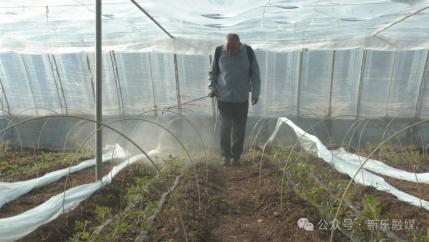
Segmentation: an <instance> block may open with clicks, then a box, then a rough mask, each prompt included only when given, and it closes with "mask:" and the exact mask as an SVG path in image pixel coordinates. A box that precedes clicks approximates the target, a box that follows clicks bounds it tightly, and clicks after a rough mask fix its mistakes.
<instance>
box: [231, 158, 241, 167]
mask: <svg viewBox="0 0 429 242" xmlns="http://www.w3.org/2000/svg"><path fill="white" fill-rule="evenodd" d="M232 165H233V166H239V165H240V160H239V159H234V160H233V161H232Z"/></svg>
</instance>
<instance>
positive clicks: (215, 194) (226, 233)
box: [147, 160, 345, 242]
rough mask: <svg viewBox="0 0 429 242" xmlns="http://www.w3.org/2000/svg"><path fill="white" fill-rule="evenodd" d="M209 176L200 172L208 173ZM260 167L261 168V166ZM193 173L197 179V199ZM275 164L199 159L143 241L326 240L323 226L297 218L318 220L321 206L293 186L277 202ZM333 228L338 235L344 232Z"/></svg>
mask: <svg viewBox="0 0 429 242" xmlns="http://www.w3.org/2000/svg"><path fill="white" fill-rule="evenodd" d="M207 169H208V176H207V175H204V174H206V173H207ZM260 171H261V172H260ZM195 174H197V175H198V176H199V177H200V178H203V177H208V179H199V183H198V184H199V186H200V190H201V191H203V192H202V193H201V198H200V201H201V203H200V205H199V203H198V201H199V198H198V192H197V189H196V184H197V183H196V181H195ZM281 177H282V176H281V174H280V173H279V171H278V170H276V169H275V168H273V167H271V166H270V165H268V164H266V163H262V166H261V167H260V166H259V163H254V162H251V161H249V160H244V161H242V164H241V165H240V166H238V167H237V166H228V167H221V166H220V165H209V167H208V168H207V167H205V166H204V165H202V164H200V165H199V166H198V167H197V169H196V173H195V171H191V172H189V173H188V175H187V176H185V178H184V179H183V181H182V182H181V184H180V185H179V187H178V188H177V189H176V192H175V193H174V195H172V196H171V198H170V199H169V201H168V202H167V204H166V207H165V209H164V210H163V211H162V213H161V214H160V216H159V217H158V219H157V221H156V223H155V225H154V231H153V233H152V234H151V235H150V237H149V238H148V239H147V241H169V240H170V239H173V240H174V241H219V242H220V241H327V240H329V235H330V233H329V232H327V231H320V230H314V231H306V230H304V229H302V228H299V227H298V225H297V221H298V219H300V218H304V217H306V218H307V219H309V220H310V221H320V219H321V218H320V217H319V215H318V214H319V212H318V210H317V209H316V208H315V207H312V206H311V205H309V204H308V203H307V202H306V201H304V200H302V199H300V198H298V197H297V196H295V195H294V193H292V192H288V191H285V192H286V193H287V194H286V195H285V197H286V198H287V199H286V200H285V201H284V202H283V204H282V203H281V202H280V179H281ZM339 236H341V235H340V234H339V233H337V237H336V239H337V241H338V240H343V241H344V240H345V238H342V237H339Z"/></svg>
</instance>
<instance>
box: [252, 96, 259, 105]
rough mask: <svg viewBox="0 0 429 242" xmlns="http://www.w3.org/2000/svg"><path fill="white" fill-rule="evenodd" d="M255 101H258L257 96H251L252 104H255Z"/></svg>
mask: <svg viewBox="0 0 429 242" xmlns="http://www.w3.org/2000/svg"><path fill="white" fill-rule="evenodd" d="M257 103H258V98H257V97H254V98H252V105H255V104H257Z"/></svg>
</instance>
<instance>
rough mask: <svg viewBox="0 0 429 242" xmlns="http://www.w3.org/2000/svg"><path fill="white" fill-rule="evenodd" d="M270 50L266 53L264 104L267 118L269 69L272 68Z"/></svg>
mask: <svg viewBox="0 0 429 242" xmlns="http://www.w3.org/2000/svg"><path fill="white" fill-rule="evenodd" d="M269 62H270V52H267V53H266V55H265V105H264V109H265V112H264V113H265V118H268V115H269V114H268V101H269V97H270V96H269V95H268V94H269V88H268V87H269V86H268V79H269V78H268V77H269V76H268V73H269V69H270V63H269Z"/></svg>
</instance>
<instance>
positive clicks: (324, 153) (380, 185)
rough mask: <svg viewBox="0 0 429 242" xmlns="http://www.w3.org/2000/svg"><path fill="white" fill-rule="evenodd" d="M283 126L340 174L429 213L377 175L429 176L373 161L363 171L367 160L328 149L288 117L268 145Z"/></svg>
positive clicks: (426, 180)
mask: <svg viewBox="0 0 429 242" xmlns="http://www.w3.org/2000/svg"><path fill="white" fill-rule="evenodd" d="M283 124H286V125H288V126H289V127H291V128H292V129H293V131H294V132H295V134H296V137H297V138H298V142H299V144H300V145H301V147H302V148H303V149H304V150H305V151H307V152H309V153H310V154H313V155H315V156H317V157H320V158H322V159H323V160H324V161H326V162H327V163H328V164H330V165H331V166H333V167H334V168H335V169H336V170H337V171H339V172H340V173H343V174H347V175H348V176H349V177H351V178H354V181H355V182H357V183H359V184H361V185H364V186H372V187H374V188H376V189H378V190H380V191H385V192H388V193H390V194H392V195H393V196H395V197H397V198H398V199H399V200H401V201H404V202H407V203H409V204H411V205H414V206H419V207H423V208H425V209H426V210H429V202H428V201H425V200H422V199H420V198H418V197H415V196H413V195H410V194H408V193H405V192H403V191H400V190H398V189H397V188H395V187H393V186H392V185H390V184H389V183H387V182H386V181H385V180H384V179H383V178H382V177H380V176H378V175H376V174H374V173H373V172H376V173H379V174H382V175H386V176H390V177H394V178H396V179H401V180H406V181H413V182H424V183H429V173H421V174H416V173H411V172H406V171H402V170H399V169H396V168H393V167H390V166H388V165H386V164H384V163H383V162H381V161H376V160H372V159H370V160H368V161H367V163H366V164H365V165H364V167H363V168H362V169H359V167H360V166H361V164H362V162H363V161H365V160H366V158H365V157H360V156H357V155H354V154H350V153H348V152H346V151H345V150H344V149H341V148H340V149H337V150H335V151H331V150H328V149H327V148H326V146H324V145H323V144H322V142H320V140H319V139H318V138H317V137H316V136H314V135H311V134H308V133H307V132H305V131H304V130H302V129H301V128H300V127H298V126H297V125H296V124H294V123H293V122H292V121H291V120H289V119H288V118H285V117H281V118H279V119H278V121H277V125H276V128H275V130H274V132H273V133H272V135H271V136H270V138H269V139H268V141H267V143H268V142H272V141H273V140H274V138H275V137H276V135H277V133H278V131H279V130H280V127H281V126H282V125H283ZM356 174H357V175H356Z"/></svg>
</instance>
